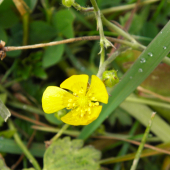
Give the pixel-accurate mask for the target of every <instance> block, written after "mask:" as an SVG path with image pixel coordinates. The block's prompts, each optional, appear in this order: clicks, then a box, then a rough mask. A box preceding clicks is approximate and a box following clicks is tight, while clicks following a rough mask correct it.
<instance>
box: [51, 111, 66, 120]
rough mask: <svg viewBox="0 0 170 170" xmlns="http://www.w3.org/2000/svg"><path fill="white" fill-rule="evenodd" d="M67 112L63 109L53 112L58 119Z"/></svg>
mask: <svg viewBox="0 0 170 170" xmlns="http://www.w3.org/2000/svg"><path fill="white" fill-rule="evenodd" d="M66 114H67V111H66V110H65V109H62V110H59V111H58V112H56V113H55V114H54V116H55V117H56V118H57V119H58V120H61V118H62V117H63V116H64V115H66Z"/></svg>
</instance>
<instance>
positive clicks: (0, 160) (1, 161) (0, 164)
mask: <svg viewBox="0 0 170 170" xmlns="http://www.w3.org/2000/svg"><path fill="white" fill-rule="evenodd" d="M0 169H1V170H10V169H9V168H8V167H7V166H6V165H5V162H4V159H3V157H2V156H1V154H0Z"/></svg>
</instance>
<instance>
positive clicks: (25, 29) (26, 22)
mask: <svg viewBox="0 0 170 170" xmlns="http://www.w3.org/2000/svg"><path fill="white" fill-rule="evenodd" d="M22 20H23V45H27V44H28V28H29V26H28V25H29V12H26V13H25V14H24V15H23V16H22Z"/></svg>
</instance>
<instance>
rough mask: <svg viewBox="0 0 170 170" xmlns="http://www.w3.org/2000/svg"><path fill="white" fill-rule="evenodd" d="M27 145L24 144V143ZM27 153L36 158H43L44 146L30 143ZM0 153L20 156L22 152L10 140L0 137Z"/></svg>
mask: <svg viewBox="0 0 170 170" xmlns="http://www.w3.org/2000/svg"><path fill="white" fill-rule="evenodd" d="M24 144H25V145H27V143H26V142H24ZM29 151H30V152H31V154H32V155H34V156H36V157H43V155H44V152H45V145H44V144H42V143H32V145H31V147H30V148H29ZM0 152H5V153H11V154H22V153H23V152H22V150H21V149H20V147H19V146H18V145H17V144H16V142H15V141H14V140H12V139H6V138H3V137H0Z"/></svg>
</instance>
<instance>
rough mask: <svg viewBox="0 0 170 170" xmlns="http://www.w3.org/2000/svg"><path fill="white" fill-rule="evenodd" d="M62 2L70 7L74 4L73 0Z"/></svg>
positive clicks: (63, 0)
mask: <svg viewBox="0 0 170 170" xmlns="http://www.w3.org/2000/svg"><path fill="white" fill-rule="evenodd" d="M62 4H63V5H64V6H66V7H68V8H70V7H71V6H72V5H73V4H74V0H62Z"/></svg>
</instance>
